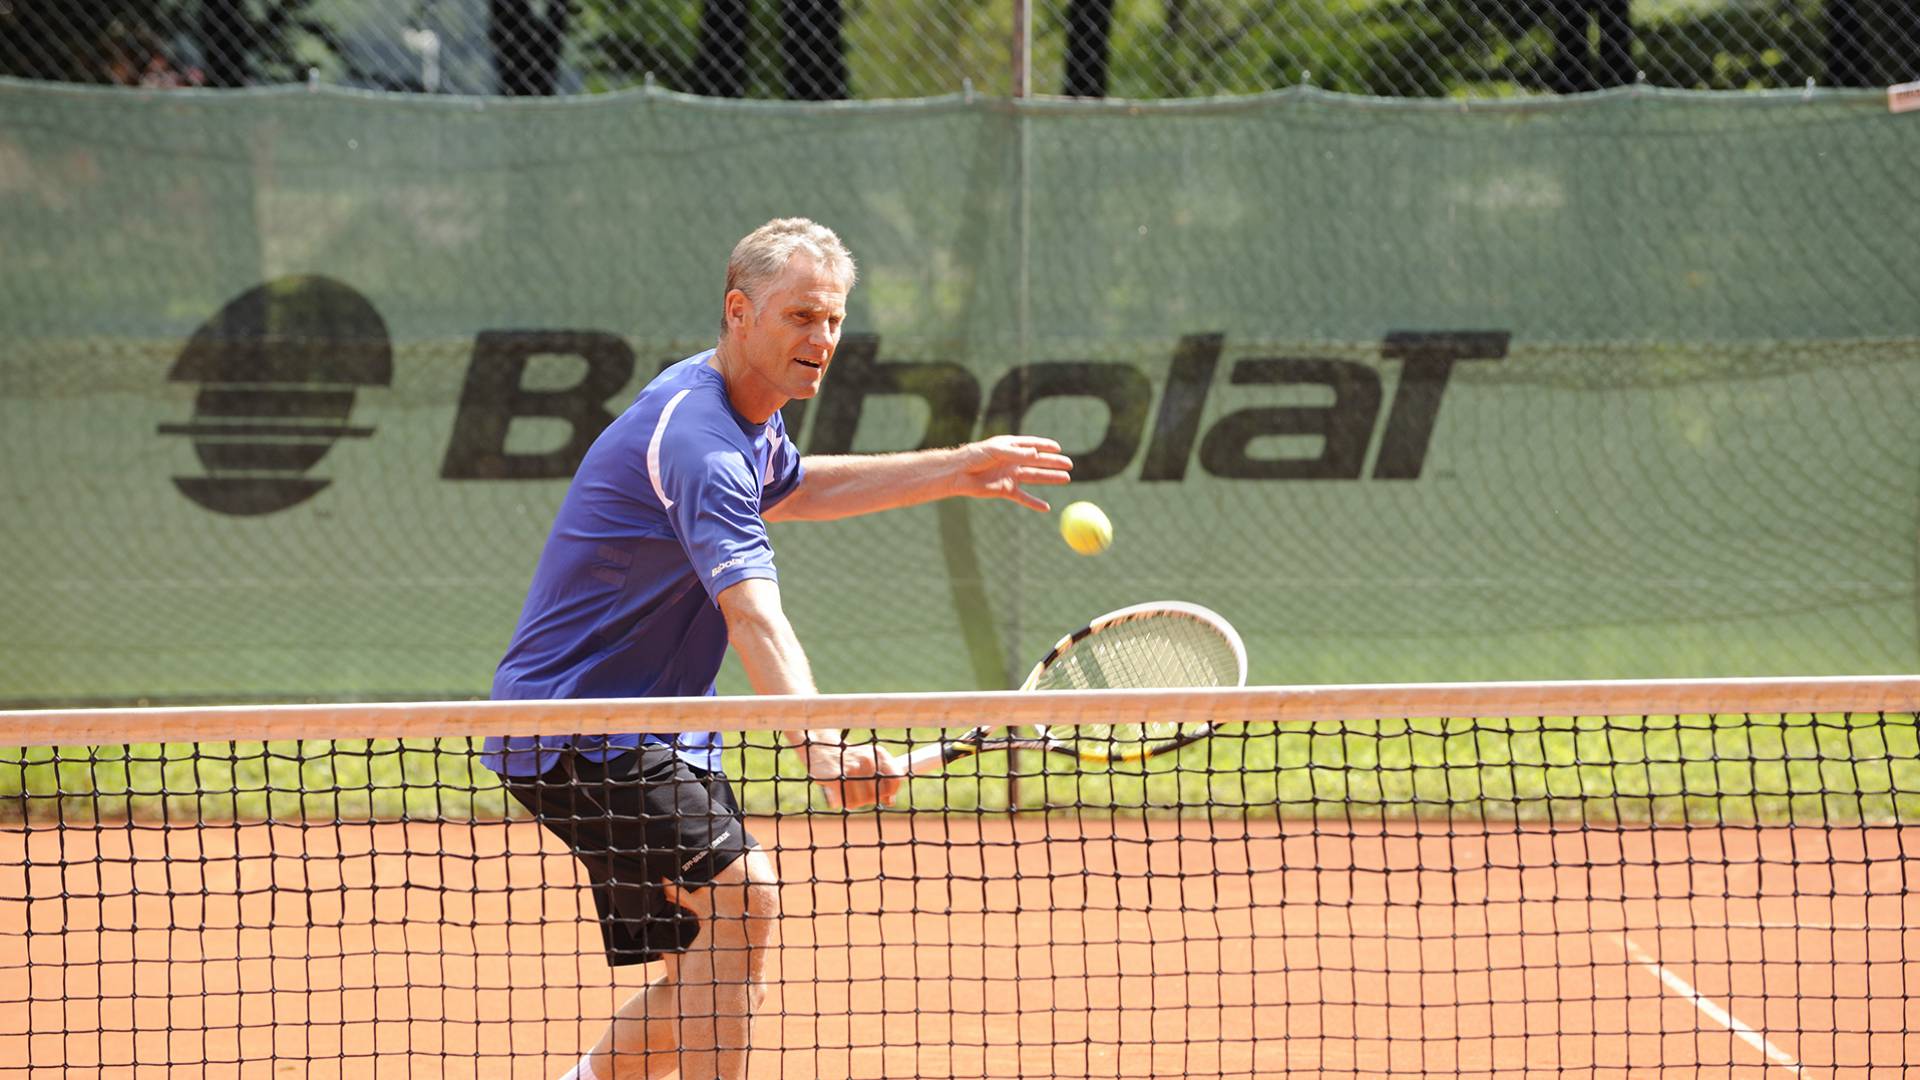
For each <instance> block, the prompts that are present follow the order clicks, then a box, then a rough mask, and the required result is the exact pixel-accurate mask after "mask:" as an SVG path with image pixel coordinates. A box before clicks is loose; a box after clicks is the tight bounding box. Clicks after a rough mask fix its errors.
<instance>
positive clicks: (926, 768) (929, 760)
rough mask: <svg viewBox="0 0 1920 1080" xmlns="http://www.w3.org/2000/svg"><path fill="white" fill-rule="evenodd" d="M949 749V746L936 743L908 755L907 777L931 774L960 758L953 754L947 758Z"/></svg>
mask: <svg viewBox="0 0 1920 1080" xmlns="http://www.w3.org/2000/svg"><path fill="white" fill-rule="evenodd" d="M951 749H952V747H951V745H950V744H948V743H943V742H937V743H931V744H929V745H926V746H923V747H921V748H920V749H918V750H915V751H914V752H912V753H910V754H908V755H907V775H909V776H918V775H919V774H921V773H930V772H933V771H934V770H935V769H938V768H940V767H941V766H942V765H945V764H946V763H947V762H949V761H951V760H953V758H955V757H959V756H961V755H959V754H953V755H952V756H951V757H949V756H948V755H949V752H950V750H951Z"/></svg>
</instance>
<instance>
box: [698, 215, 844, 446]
mask: <svg viewBox="0 0 1920 1080" xmlns="http://www.w3.org/2000/svg"><path fill="white" fill-rule="evenodd" d="M846 317H847V283H846V282H845V281H844V280H842V279H841V277H840V276H839V275H837V274H834V273H833V272H832V271H831V270H829V269H827V267H826V266H825V265H824V264H823V263H821V262H820V261H819V260H816V259H815V258H814V257H813V256H812V255H810V254H808V253H807V252H804V251H801V252H795V253H794V255H793V258H791V259H789V260H788V261H787V265H786V268H785V269H784V270H782V271H781V272H780V275H779V276H778V277H776V278H774V280H773V281H772V283H771V284H770V285H768V287H767V288H766V289H765V290H764V291H763V293H762V295H761V296H760V302H759V304H757V305H756V304H754V303H753V301H751V300H749V299H748V298H747V295H746V294H745V293H743V292H740V291H739V290H737V289H736V290H734V291H733V292H731V293H728V294H727V320H728V325H729V328H730V329H731V331H732V333H733V334H734V339H735V344H736V347H737V350H738V353H739V356H740V358H741V360H742V361H744V363H743V365H742V366H743V368H744V370H743V371H742V372H741V374H742V376H743V377H744V378H745V379H746V380H748V381H749V382H750V383H752V384H753V385H752V386H751V387H750V390H751V391H752V392H753V395H754V396H755V397H760V396H768V397H778V398H781V399H791V398H810V397H812V396H814V395H815V394H817V393H819V392H820V381H821V379H823V378H824V377H825V376H826V373H827V365H828V364H829V363H830V362H832V360H833V351H834V349H836V348H838V347H839V345H840V324H841V323H842V322H844V321H845V320H846ZM743 389H748V388H743ZM783 403H784V401H783ZM774 407H775V408H778V407H779V406H778V404H776V405H775V406H774Z"/></svg>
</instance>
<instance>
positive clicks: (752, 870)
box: [576, 847, 780, 1080]
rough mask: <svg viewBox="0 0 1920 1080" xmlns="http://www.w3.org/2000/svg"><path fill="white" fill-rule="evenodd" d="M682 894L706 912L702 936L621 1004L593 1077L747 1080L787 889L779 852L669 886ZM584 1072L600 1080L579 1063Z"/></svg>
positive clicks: (592, 1061)
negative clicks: (699, 880) (696, 883)
mask: <svg viewBox="0 0 1920 1080" xmlns="http://www.w3.org/2000/svg"><path fill="white" fill-rule="evenodd" d="M668 895H669V896H670V897H671V898H672V900H673V901H674V902H675V903H677V904H679V905H680V906H682V907H684V908H686V909H687V910H688V911H691V912H693V913H694V915H695V916H697V917H698V918H699V919H700V923H701V929H700V936H699V937H698V938H697V939H695V940H694V942H693V944H692V946H691V947H689V948H688V949H687V951H686V952H684V953H670V954H668V956H667V958H666V964H667V970H666V973H665V974H664V975H661V976H660V977H659V978H657V979H655V980H654V981H653V982H651V983H649V984H648V985H647V987H646V989H644V990H642V991H640V992H639V993H637V994H635V995H634V996H633V997H632V998H631V999H629V1000H628V1001H627V1003H626V1004H625V1005H622V1006H621V1007H620V1011H619V1012H618V1013H617V1014H615V1016H614V1019H613V1023H612V1024H610V1025H609V1026H608V1028H607V1032H606V1034H605V1035H603V1036H601V1039H600V1042H599V1043H598V1044H596V1045H595V1046H594V1048H593V1050H592V1052H591V1053H590V1054H588V1055H587V1057H586V1058H585V1059H583V1062H582V1064H583V1065H585V1066H588V1067H590V1068H591V1069H592V1070H593V1072H592V1077H591V1080H639V1078H642V1077H644V1078H647V1080H654V1078H658V1077H667V1076H672V1075H674V1074H675V1071H676V1070H678V1072H679V1075H680V1077H681V1078H682V1080H711V1078H713V1077H720V1078H722V1080H741V1078H744V1077H745V1076H746V1074H747V1047H748V1045H749V1037H750V1034H751V1031H750V1028H751V1023H752V1017H753V1011H754V1009H756V1008H757V1007H758V1006H759V1004H760V1002H761V1000H762V999H763V998H764V997H765V996H766V969H767V958H768V957H769V956H770V955H771V952H772V949H771V944H772V941H773V924H774V920H775V919H778V918H779V917H780V890H779V885H778V883H777V882H776V881H775V880H774V870H773V860H772V859H771V858H769V857H768V855H767V853H766V852H765V851H764V850H762V849H760V848H757V847H756V848H750V849H749V850H748V851H747V853H746V855H745V856H744V857H742V858H740V859H738V860H736V861H735V862H733V863H732V864H731V865H729V866H728V867H727V868H726V869H724V870H722V871H720V873H718V874H717V875H715V876H714V879H713V884H711V885H709V886H706V887H704V888H699V889H691V888H674V887H669V892H668ZM576 1072H577V1074H578V1076H579V1077H580V1080H590V1078H589V1077H588V1074H587V1073H586V1072H585V1071H584V1070H576Z"/></svg>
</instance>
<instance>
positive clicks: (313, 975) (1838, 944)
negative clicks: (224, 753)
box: [0, 814, 1920, 1080]
mask: <svg viewBox="0 0 1920 1080" xmlns="http://www.w3.org/2000/svg"><path fill="white" fill-rule="evenodd" d="M753 828H754V830H755V832H756V833H757V835H758V836H759V837H760V838H761V840H762V841H763V843H766V844H768V845H769V846H775V847H776V848H777V857H778V861H779V863H780V866H781V870H782V876H783V878H784V879H785V880H787V881H790V882H793V883H794V884H791V885H790V886H789V887H788V888H787V889H786V890H785V893H784V904H785V909H786V914H787V917H786V918H785V919H784V920H783V922H782V924H781V928H780V936H781V940H782V943H783V945H782V948H781V950H780V952H779V956H778V961H777V966H776V976H775V978H776V985H775V988H774V990H773V993H772V994H771V996H770V997H769V1000H768V1002H767V1006H766V1010H765V1012H764V1014H763V1016H764V1019H763V1020H762V1021H761V1022H759V1023H758V1025H757V1026H756V1032H755V1038H756V1042H757V1044H758V1046H757V1049H756V1051H755V1053H754V1055H753V1074H754V1075H755V1076H763V1077H908V1076H916V1077H948V1076H954V1077H964V1076H996V1077H998V1076H1007V1077H1011V1076H1024V1077H1086V1076H1092V1077H1107V1076H1141V1077H1174V1076H1231V1077H1280V1076H1288V1077H1295V1078H1314V1077H1358V1076H1389V1075H1391V1076H1454V1075H1461V1076H1475V1077H1500V1078H1519V1077H1534V1076H1541V1077H1544V1076H1572V1077H1588V1076H1593V1077H1601V1076H1619V1077H1625V1076H1628V1075H1634V1076H1646V1075H1660V1074H1661V1073H1662V1071H1664V1074H1665V1075H1672V1076H1689V1077H1693V1076H1700V1077H1706V1076H1729V1077H1731V1076H1754V1077H1765V1076H1781V1077H1785V1076H1792V1075H1800V1076H1814V1077H1869V1076H1887V1077H1892V1076H1898V1075H1901V1074H1902V1072H1903V1067H1902V1066H1901V1065H1900V1064H1898V1063H1901V1062H1906V1061H1912V1060H1920V1009H1916V1007H1915V1004H1914V1002H1913V1000H1912V998H1913V993H1914V990H1915V989H1916V983H1920V964H1917V963H1916V962H1915V960H1914V959H1913V958H1914V957H1916V956H1920V926H1916V925H1915V924H1920V919H1917V918H1916V917H1915V916H1916V915H1920V912H1917V911H1916V910H1915V901H1914V900H1913V899H1911V893H1912V888H1911V884H1912V883H1911V882H1909V881H1908V880H1907V875H1908V874H1909V872H1910V871H1909V869H1908V867H1909V866H1910V865H1911V859H1910V856H1912V855H1913V854H1914V853H1915V849H1916V847H1920V830H1914V829H1897V828H1859V827H1852V828H1831V829H1823V828H1803V829H1787V828H1763V829H1750V828H1740V829H1700V828H1695V829H1690V830H1682V829H1647V828H1628V829H1626V830H1624V831H1615V830H1611V829H1595V828H1591V827H1589V828H1586V829H1568V830H1564V831H1550V830H1545V829H1541V830H1532V829H1519V830H1516V829H1515V828H1513V827H1511V826H1492V827H1483V826H1479V825H1471V826H1466V825H1453V826H1448V825H1446V824H1444V823H1425V824H1419V825H1416V824H1412V823H1398V824H1386V825H1381V824H1378V823H1353V824H1349V823H1345V822H1340V823H1327V822H1322V823H1320V824H1319V826H1318V827H1317V828H1316V826H1315V825H1313V824H1312V823H1308V822H1280V823H1276V822H1254V823H1242V822H1228V821H1222V822H1213V823H1208V822H1197V821H1185V822H1181V821H1142V820H1138V819H1122V820H1108V819H1105V818H1087V819H1084V820H1075V819H1074V818H1072V817H1059V816H1056V817H1053V818H1051V819H1044V818H1039V817H1026V818H1019V819H1012V820H1010V819H1007V818H1004V817H998V816H994V817H982V818H974V817H965V816H944V815H925V814H923V815H907V814H898V815H886V816H884V817H880V818H878V819H876V818H874V817H872V816H861V817H852V818H839V817H829V816H817V817H791V818H785V819H781V820H779V821H774V820H770V819H758V820H757V821H755V822H754V824H753ZM549 843H550V842H549V841H547V840H545V839H543V834H542V833H541V832H540V831H539V830H537V829H534V828H532V827H530V826H527V825H522V824H514V825H504V824H498V823H487V824H478V825H435V824H406V825H399V824H383V825H345V826H327V827H315V828H305V829H303V828H300V827H297V826H286V825H277V826H268V825H246V826H238V827H220V826H214V827H207V828H197V829H184V828H183V829H171V830H162V829H156V828H150V827H139V828H131V829H130V828H127V827H124V826H121V827H111V828H105V829H97V830H96V829H72V828H69V829H62V830H50V829H49V830H38V831H28V832H20V831H10V832H7V833H5V834H0V867H4V869H0V927H6V928H8V929H6V930H5V931H4V932H0V945H3V946H4V954H3V955H0V972H3V973H4V974H3V976H0V1076H4V1077H8V1078H22V1080H24V1078H28V1077H33V1078H40V1077H47V1078H51V1077H55V1076H60V1077H67V1078H87V1077H93V1076H96V1075H97V1076H103V1077H104V1076H128V1075H133V1074H137V1075H139V1076H141V1077H157V1076H165V1077H171V1078H185V1077H202V1076H205V1077H232V1076H241V1077H270V1076H271V1077H285V1076H311V1077H372V1076H376V1075H377V1076H380V1077H440V1076H446V1077H502V1076H512V1077H530V1078H531V1077H551V1076H555V1075H558V1074H559V1073H560V1072H562V1071H564V1069H565V1068H566V1067H567V1066H568V1065H569V1064H571V1062H572V1060H573V1059H574V1058H575V1056H576V1055H577V1054H578V1053H579V1051H580V1049H581V1044H582V1041H583V1039H590V1038H592V1037H594V1036H595V1035H597V1032H598V1029H599V1027H600V1023H601V1019H602V1018H604V1017H605V1016H606V1015H608V1013H609V1011H610V1010H611V1008H612V1007H613V1005H614V1003H615V998H616V997H618V996H620V995H621V993H623V991H621V990H616V989H614V988H613V987H612V979H611V977H610V975H609V970H608V968H607V967H606V966H605V964H604V963H603V962H602V960H601V959H600V957H599V955H598V951H597V945H598V941H597V933H596V932H595V931H594V930H593V928H592V927H591V926H590V925H588V924H586V923H584V922H582V921H581V917H580V916H581V912H582V910H583V906H582V905H583V903H585V902H586V898H585V894H584V893H583V892H581V891H579V890H576V889H573V888H571V887H569V886H568V885H567V884H560V885H558V887H554V886H555V885H556V883H570V882H572V881H573V876H572V875H573V867H572V864H571V861H570V860H569V859H568V858H567V857H566V856H565V855H563V854H561V853H560V852H558V851H557V850H555V849H553V848H552V847H550V846H546V845H548V844H549ZM162 855H165V856H166V857H167V858H166V859H165V860H162V859H161V858H160V856H162ZM130 856H131V857H132V860H131V861H130ZM1655 867H1657V869H1655ZM543 886H546V887H543ZM103 897H104V899H102V898H103ZM135 926H137V927H139V929H137V930H134V929H129V928H130V927H135ZM16 927H24V928H25V934H24V935H22V934H19V933H17V932H15V931H14V930H13V929H12V928H16ZM637 979H638V975H637V973H636V972H634V971H632V970H629V971H627V972H623V973H622V975H621V976H620V984H621V986H622V987H626V986H631V985H633V984H634V983H635V982H636V981H637ZM62 1032H66V1034H62ZM133 1062H138V1063H139V1064H138V1066H133V1065H131V1064H130V1063H133ZM1868 1062H1876V1063H1879V1064H1877V1065H1874V1066H1872V1067H1869V1065H1868ZM63 1070H64V1071H63ZM96 1070H97V1071H96Z"/></svg>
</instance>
